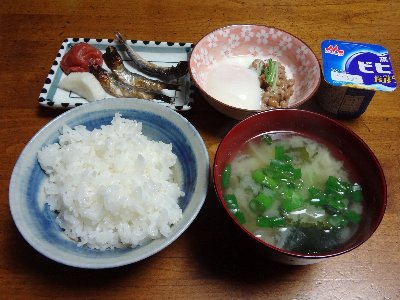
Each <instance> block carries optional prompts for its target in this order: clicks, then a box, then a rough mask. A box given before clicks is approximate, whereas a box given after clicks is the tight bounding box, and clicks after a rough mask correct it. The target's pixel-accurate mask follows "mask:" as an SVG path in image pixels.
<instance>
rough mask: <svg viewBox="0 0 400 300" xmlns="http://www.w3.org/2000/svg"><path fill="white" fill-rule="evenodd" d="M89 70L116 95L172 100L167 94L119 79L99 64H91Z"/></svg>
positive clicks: (118, 96)
mask: <svg viewBox="0 0 400 300" xmlns="http://www.w3.org/2000/svg"><path fill="white" fill-rule="evenodd" d="M89 71H90V73H92V74H93V75H94V76H95V77H96V78H97V80H98V81H99V82H100V84H101V86H102V87H103V89H104V90H105V91H106V92H107V93H108V94H110V95H112V96H114V97H117V98H121V97H126V98H139V99H146V100H154V99H158V100H162V101H165V102H168V103H171V102H172V98H171V97H168V96H167V95H164V94H161V93H157V92H155V91H150V90H146V89H143V88H136V87H134V86H131V85H130V84H126V83H124V82H121V81H119V80H118V79H117V78H116V77H115V76H114V75H113V74H111V73H109V72H107V71H106V70H104V69H103V68H102V67H101V66H99V65H93V66H89Z"/></svg>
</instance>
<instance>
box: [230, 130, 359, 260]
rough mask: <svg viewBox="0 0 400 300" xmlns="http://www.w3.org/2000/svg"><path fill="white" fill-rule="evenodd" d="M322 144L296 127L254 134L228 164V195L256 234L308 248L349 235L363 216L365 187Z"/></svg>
mask: <svg viewBox="0 0 400 300" xmlns="http://www.w3.org/2000/svg"><path fill="white" fill-rule="evenodd" d="M351 180H352V178H350V173H349V172H348V171H347V170H346V169H345V167H344V164H343V162H342V161H339V160H337V159H336V158H335V157H334V156H333V155H332V154H331V153H330V152H329V150H328V149H327V148H326V147H325V146H323V145H322V144H320V143H318V142H316V141H314V140H311V139H309V138H306V137H303V136H299V135H295V134H293V133H274V134H265V135H262V136H258V137H255V138H254V139H252V140H250V141H248V142H247V143H246V144H245V145H244V146H243V148H242V149H240V151H239V152H238V153H237V154H236V155H235V156H234V157H233V159H232V160H231V161H230V162H229V163H228V164H227V165H226V167H225V170H224V172H223V174H222V186H223V189H224V200H225V202H226V204H227V206H228V208H229V209H230V211H231V213H232V214H233V215H234V216H235V217H236V218H237V220H238V221H239V222H240V223H242V225H243V226H244V227H245V228H246V229H247V230H248V231H250V232H251V233H253V234H254V235H255V237H257V238H259V239H260V240H262V241H265V242H267V243H269V244H271V245H273V246H275V247H278V248H281V249H284V250H287V251H294V252H298V253H305V254H318V253H323V252H328V251H330V250H333V249H335V248H337V247H339V246H340V245H342V244H343V243H345V242H346V241H348V240H349V239H350V238H351V237H352V235H353V234H354V232H355V231H356V230H357V228H358V225H359V223H360V222H361V216H362V210H363V205H362V200H363V196H362V189H361V186H360V185H359V184H357V183H355V182H351Z"/></svg>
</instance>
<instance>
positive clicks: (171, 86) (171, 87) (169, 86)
mask: <svg viewBox="0 0 400 300" xmlns="http://www.w3.org/2000/svg"><path fill="white" fill-rule="evenodd" d="M165 89H167V90H174V91H180V88H179V84H175V83H165Z"/></svg>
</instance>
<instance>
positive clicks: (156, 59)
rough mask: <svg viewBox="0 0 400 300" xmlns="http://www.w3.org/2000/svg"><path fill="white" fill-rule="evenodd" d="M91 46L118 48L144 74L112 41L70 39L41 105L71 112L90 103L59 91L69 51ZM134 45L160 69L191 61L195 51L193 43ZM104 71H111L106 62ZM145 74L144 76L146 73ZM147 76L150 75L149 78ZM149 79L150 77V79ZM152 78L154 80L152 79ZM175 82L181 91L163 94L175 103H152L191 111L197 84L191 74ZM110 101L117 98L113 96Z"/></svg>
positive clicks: (133, 42)
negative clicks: (86, 45)
mask: <svg viewBox="0 0 400 300" xmlns="http://www.w3.org/2000/svg"><path fill="white" fill-rule="evenodd" d="M81 42H84V43H88V44H90V45H92V46H94V47H96V48H97V49H99V50H100V51H101V52H103V53H104V52H105V50H106V48H107V47H108V46H114V47H116V48H117V50H118V52H119V54H120V55H121V56H122V58H123V60H124V65H125V66H126V68H127V69H128V70H130V71H131V72H135V73H138V74H142V73H141V72H139V71H137V70H136V69H134V68H133V66H132V65H131V64H130V62H131V59H130V58H129V57H128V56H127V54H126V52H125V50H124V49H123V47H122V46H121V45H120V44H119V43H116V42H115V41H114V40H111V39H92V38H67V39H65V40H64V42H63V43H62V44H61V47H60V49H59V51H58V53H57V56H56V58H55V59H54V62H53V64H52V66H51V68H50V71H49V74H48V76H47V78H46V80H45V83H44V85H43V88H42V90H41V93H40V95H39V104H40V105H41V106H45V107H50V108H54V109H70V108H73V107H76V106H80V105H83V104H86V103H88V101H87V100H85V99H84V98H82V97H80V96H79V95H76V94H75V93H73V92H71V91H65V90H62V89H60V88H58V84H59V82H60V80H62V79H63V78H64V77H66V74H65V73H64V72H63V70H62V69H61V67H60V62H61V59H62V57H63V56H64V54H65V53H66V52H68V51H69V49H71V47H73V46H74V45H76V44H78V43H81ZM127 43H128V45H129V46H131V47H132V48H133V49H134V50H135V51H136V52H137V53H138V54H139V55H140V56H142V57H143V58H144V59H146V60H148V61H150V62H153V63H155V64H157V65H160V66H173V65H176V64H177V63H178V62H179V61H188V60H189V56H190V52H191V50H192V47H193V44H192V43H176V42H157V41H140V40H127ZM103 68H105V69H106V70H108V68H107V66H106V65H105V63H103ZM142 75H144V74H142ZM145 76H146V75H145ZM147 77H149V76H147ZM149 78H150V77H149ZM175 83H178V84H179V85H180V91H170V90H163V91H162V92H163V93H164V94H165V95H167V96H169V97H172V98H173V102H172V103H171V104H169V103H166V102H163V101H161V100H152V101H154V102H157V103H160V104H161V105H164V106H166V107H169V108H171V109H174V110H178V111H185V110H189V109H190V108H191V106H192V102H193V98H192V94H193V85H192V83H191V80H190V75H189V74H186V75H185V76H183V77H181V78H179V80H177V81H176V82H175ZM109 98H114V97H113V96H110V97H109Z"/></svg>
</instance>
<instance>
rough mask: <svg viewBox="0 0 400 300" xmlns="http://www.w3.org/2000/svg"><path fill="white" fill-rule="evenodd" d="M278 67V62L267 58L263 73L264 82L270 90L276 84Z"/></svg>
mask: <svg viewBox="0 0 400 300" xmlns="http://www.w3.org/2000/svg"><path fill="white" fill-rule="evenodd" d="M278 68H279V62H277V61H274V60H272V59H271V58H270V59H268V65H267V67H266V68H265V71H264V75H265V82H266V83H267V84H268V85H269V86H271V87H272V90H274V89H275V86H276V80H277V78H278Z"/></svg>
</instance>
